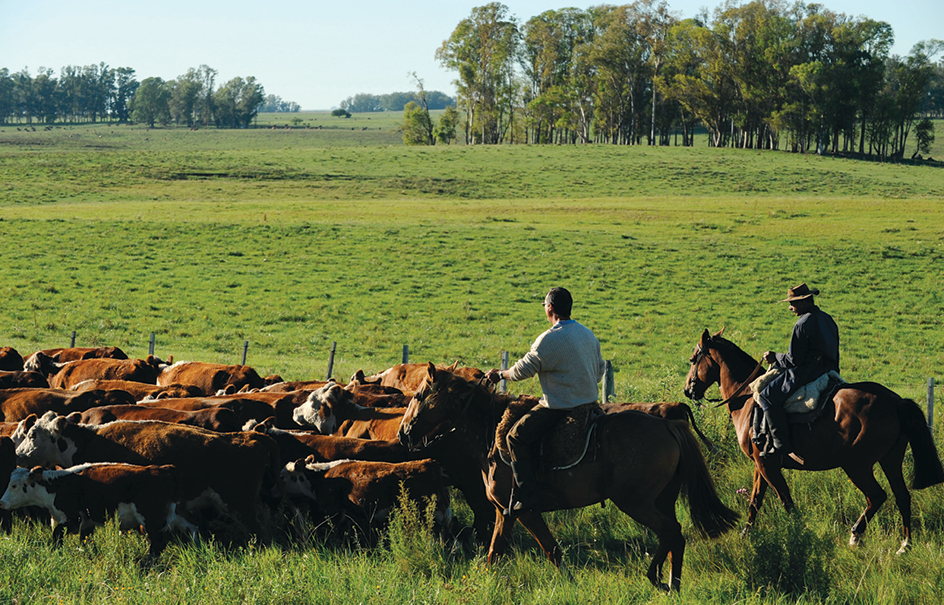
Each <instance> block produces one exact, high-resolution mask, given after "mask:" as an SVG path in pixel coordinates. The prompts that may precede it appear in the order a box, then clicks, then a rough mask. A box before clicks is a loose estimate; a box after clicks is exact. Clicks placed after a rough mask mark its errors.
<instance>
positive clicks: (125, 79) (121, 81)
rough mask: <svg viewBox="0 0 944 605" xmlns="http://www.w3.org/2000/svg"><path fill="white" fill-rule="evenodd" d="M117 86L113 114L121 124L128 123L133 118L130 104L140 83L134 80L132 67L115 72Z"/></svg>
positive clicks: (112, 99)
mask: <svg viewBox="0 0 944 605" xmlns="http://www.w3.org/2000/svg"><path fill="white" fill-rule="evenodd" d="M114 79H115V86H114V89H113V91H112V98H111V114H112V115H113V116H114V117H116V118H118V121H119V122H127V121H128V119H129V118H130V117H131V109H130V108H129V107H128V102H129V101H130V100H131V97H133V96H134V92H135V91H136V90H137V89H138V86H139V85H140V83H139V82H138V81H137V80H136V79H135V78H134V70H133V69H132V68H130V67H119V68H117V69H115V70H114Z"/></svg>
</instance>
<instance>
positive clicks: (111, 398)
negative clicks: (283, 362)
mask: <svg viewBox="0 0 944 605" xmlns="http://www.w3.org/2000/svg"><path fill="white" fill-rule="evenodd" d="M442 369H448V370H450V371H452V372H455V373H457V374H460V375H462V376H464V377H466V378H468V379H478V378H480V377H481V376H482V373H481V371H479V370H477V369H475V368H460V367H457V365H456V364H453V365H452V366H448V367H444V368H442ZM426 371H427V369H426V365H425V364H423V365H421V364H404V365H400V366H395V367H394V368H391V369H389V370H387V371H385V372H381V373H379V374H375V375H373V376H365V375H364V373H363V372H358V373H357V374H355V376H354V377H352V379H351V380H350V381H349V382H348V383H347V384H343V383H338V382H335V381H334V380H330V381H326V382H322V381H311V382H286V381H283V380H282V379H281V378H280V377H278V376H269V377H265V378H263V377H261V376H259V374H258V373H257V372H256V371H255V370H254V369H253V368H251V367H249V366H245V365H233V366H230V365H221V364H212V363H204V362H178V363H173V362H172V360H169V361H168V362H165V361H162V360H160V359H158V358H156V357H154V356H149V357H148V358H147V359H128V358H127V355H125V354H124V353H123V352H122V351H121V350H120V349H118V348H115V347H99V348H67V349H52V350H44V351H37V352H35V353H33V354H31V355H28V356H27V357H25V358H24V357H23V356H21V355H20V353H18V352H17V351H16V350H14V349H13V348H11V347H0V491H2V498H0V524H2V528H3V530H4V531H5V532H10V531H11V530H12V527H13V523H12V520H13V515H26V516H29V517H32V518H39V519H42V520H45V521H48V522H49V523H50V524H51V526H52V528H53V542H54V543H55V544H59V543H61V541H62V540H63V536H64V534H65V533H66V532H69V533H73V532H76V533H79V534H80V538H85V537H86V536H88V535H89V534H90V533H91V532H92V531H93V529H94V527H95V526H96V525H101V524H102V523H104V522H106V520H107V519H109V518H111V517H112V516H117V518H118V523H119V525H120V528H121V529H122V531H124V530H139V531H141V532H143V533H144V534H145V535H146V537H147V540H148V543H149V547H150V548H149V557H150V558H153V557H157V556H159V555H160V553H161V552H162V551H163V549H164V548H165V547H166V545H167V544H168V541H169V540H171V539H185V540H186V539H213V540H221V541H224V542H226V543H236V544H238V543H245V542H247V541H250V540H259V541H260V542H263V543H268V542H272V541H278V540H283V539H297V540H302V541H303V540H306V539H307V538H308V537H309V536H310V535H311V533H312V532H313V531H319V528H326V529H324V531H332V532H335V533H336V535H338V536H344V537H345V538H346V539H357V540H365V539H366V540H371V539H372V538H375V537H376V535H377V534H376V531H375V530H376V529H377V528H380V527H382V526H383V524H384V523H385V521H386V519H387V518H388V516H389V514H390V512H391V510H392V509H393V508H394V507H395V506H396V504H397V502H398V499H399V498H400V497H401V491H403V492H404V493H405V494H407V495H408V497H409V498H411V499H413V500H415V501H416V502H417V503H419V504H420V505H421V506H422V507H424V508H425V507H426V506H427V505H428V504H427V503H429V502H435V514H434V518H435V521H436V524H437V526H438V528H439V530H440V531H442V532H444V533H454V532H456V531H457V529H456V522H455V519H454V518H453V516H452V511H451V509H450V499H449V498H450V497H449V491H447V486H449V485H452V486H454V487H455V488H456V489H458V490H460V491H461V492H462V494H463V496H464V497H465V499H466V500H467V502H468V503H469V505H470V507H471V508H472V511H473V513H474V516H475V522H474V530H475V532H476V534H477V536H478V537H479V538H480V539H486V538H487V536H488V531H489V530H488V525H489V523H490V522H491V521H492V520H493V517H494V509H493V508H492V507H491V505H489V504H488V501H487V500H486V497H485V492H484V485H483V481H482V478H481V472H480V470H479V468H478V467H477V465H476V462H475V460H474V459H473V458H472V457H471V455H469V454H468V453H466V452H463V451H462V450H461V448H459V449H457V448H455V447H452V448H443V447H437V445H436V444H435V443H434V444H431V445H430V447H429V448H428V449H426V450H423V451H422V452H421V453H417V452H412V451H409V450H407V449H406V448H405V447H403V446H402V445H401V444H400V443H399V442H398V441H397V436H396V435H397V430H398V427H399V423H400V419H401V418H402V416H403V413H404V410H405V406H406V405H407V404H408V402H409V401H410V399H411V397H412V394H413V392H414V391H415V390H416V389H417V388H418V387H419V381H421V380H422V377H423V376H425V375H426ZM326 521H330V522H326Z"/></svg>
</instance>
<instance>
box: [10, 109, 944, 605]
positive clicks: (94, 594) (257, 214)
mask: <svg viewBox="0 0 944 605" xmlns="http://www.w3.org/2000/svg"><path fill="white" fill-rule="evenodd" d="M291 116H292V114H289V115H288V119H291ZM304 116H305V114H302V117H304ZM357 117H358V118H359V116H357ZM371 117H373V116H371ZM313 119H314V118H313ZM318 119H319V120H320V119H322V118H320V117H319V118H318ZM324 119H325V124H328V123H332V124H333V122H329V120H336V119H334V118H330V116H326V117H325V118H324ZM354 119H355V118H351V120H354ZM371 122H373V120H371ZM344 123H347V122H344ZM137 128H138V127H135V130H132V129H131V128H130V127H112V132H110V133H108V132H106V133H98V134H102V138H101V139H98V138H97V134H96V133H94V132H90V133H89V135H84V134H81V136H79V137H78V138H76V137H75V136H74V135H75V134H76V133H77V131H78V130H80V129H79V128H78V127H76V128H75V129H74V130H73V131H72V132H71V133H70V131H69V130H68V129H61V130H53V131H48V132H35V133H34V132H30V133H23V132H19V133H11V132H10V128H9V127H6V128H4V129H3V130H4V131H5V132H3V133H0V258H2V264H0V266H2V267H3V268H2V275H3V276H4V279H3V281H2V283H0V288H2V291H3V300H4V305H3V307H2V309H0V345H12V346H15V347H16V348H17V349H18V350H20V351H21V352H30V351H32V350H35V349H38V348H45V347H52V346H63V345H64V344H68V335H69V333H70V332H71V331H72V330H76V331H77V332H78V340H77V344H79V345H95V344H114V345H118V346H121V347H122V348H125V350H126V351H127V352H128V353H129V354H130V355H132V356H143V355H145V354H146V352H147V340H148V334H149V333H150V332H156V333H157V342H158V350H157V353H158V354H159V355H162V356H165V357H166V356H167V355H170V354H173V355H174V357H175V358H176V359H200V360H206V361H220V362H226V363H236V362H238V361H239V357H240V355H241V352H242V343H243V341H244V340H249V341H250V349H249V363H250V364H251V365H253V366H255V367H256V368H257V369H259V370H260V371H261V372H262V373H264V374H269V373H279V374H281V375H282V376H283V377H285V378H286V379H304V378H322V377H323V376H324V373H325V372H326V365H327V356H328V350H329V348H330V345H331V343H332V342H333V341H337V342H338V358H337V359H336V362H335V375H337V376H339V377H341V378H346V377H347V376H349V375H350V374H352V373H353V372H354V371H355V370H356V369H359V368H363V369H365V370H367V371H375V370H380V369H383V368H385V367H388V366H389V365H392V364H394V363H397V362H398V361H399V358H400V353H401V349H402V346H403V345H404V344H408V345H409V346H410V351H411V358H412V359H413V360H414V361H426V360H432V361H436V362H440V361H445V362H451V361H453V360H455V359H459V360H461V361H462V362H463V363H467V364H470V365H477V366H480V367H492V366H494V365H496V364H497V360H498V354H499V351H501V350H502V349H505V350H509V351H510V352H511V354H512V356H515V355H520V354H522V353H524V352H525V351H526V350H527V347H528V346H529V344H530V342H531V340H532V339H533V338H534V336H535V335H536V334H537V333H539V332H540V331H541V330H542V329H543V325H542V321H543V314H542V312H541V309H540V307H539V306H538V304H537V303H538V301H540V300H541V298H542V296H543V294H544V292H545V291H546V290H547V288H548V287H549V286H550V285H553V284H558V283H560V284H564V285H566V286H568V287H569V288H570V289H571V290H572V291H573V292H574V295H575V299H576V307H575V317H576V318H577V319H579V320H580V321H582V322H584V323H586V324H587V325H589V326H590V327H592V328H593V329H594V331H595V332H596V334H597V335H598V336H599V337H600V340H601V342H602V345H603V350H604V356H605V357H607V358H609V359H612V360H613V361H614V366H615V369H616V372H617V374H616V387H617V397H618V398H619V399H621V400H659V399H671V400H679V399H681V398H682V394H681V385H682V379H683V377H684V374H685V372H686V371H687V358H688V356H689V354H690V352H691V348H692V346H693V345H694V343H695V341H696V339H697V337H698V335H699V334H700V333H701V331H702V330H703V329H705V328H708V329H711V330H712V331H715V330H718V329H720V328H721V327H725V334H726V335H728V336H729V337H730V338H732V339H733V340H734V341H735V342H737V343H738V344H740V345H741V346H742V348H744V349H745V350H747V351H749V352H751V353H753V354H754V355H755V356H756V355H759V354H760V353H761V352H762V351H764V350H766V349H775V350H782V349H783V348H785V347H786V344H787V340H788V336H789V331H790V328H791V327H792V324H793V318H792V316H791V315H790V314H789V312H788V311H787V310H786V305H784V304H779V303H776V302H775V301H776V300H778V299H780V298H783V294H784V291H785V289H786V288H787V287H788V286H790V285H794V284H796V283H799V282H800V281H807V282H809V283H810V284H812V285H815V286H817V287H819V288H821V289H822V290H823V296H822V297H821V298H820V299H819V303H820V304H821V305H822V306H823V308H825V309H827V310H828V311H829V312H830V313H832V314H833V315H834V317H836V319H837V321H838V323H839V325H840V330H841V337H842V339H843V342H842V354H843V360H842V366H843V373H844V375H845V377H846V379H847V380H853V381H854V380H876V381H879V382H882V383H884V384H887V385H889V386H890V387H892V388H893V389H895V390H896V391H898V392H899V393H901V394H902V395H904V396H908V397H913V398H915V399H916V400H918V401H919V402H920V403H924V400H925V387H924V385H925V383H926V381H927V378H928V377H936V379H937V382H939V383H940V381H941V377H940V368H941V361H942V351H944V327H942V317H944V313H942V311H944V300H942V292H941V287H940V276H941V267H942V266H944V265H942V255H944V223H942V222H941V216H942V200H944V176H942V173H941V171H940V169H935V168H931V167H927V166H892V165H881V164H872V163H862V162H851V161H846V160H837V159H830V158H818V157H810V156H793V155H789V154H779V153H778V154H771V153H758V152H739V151H732V150H708V149H700V148H695V149H680V148H663V149H651V148H646V147H637V148H616V147H584V148H573V147H497V148H470V147H460V146H452V147H447V148H432V149H415V148H407V147H403V146H401V145H399V144H398V143H399V141H398V137H396V135H391V138H392V139H395V141H393V142H391V143H382V142H371V143H370V144H369V145H367V146H364V143H363V141H364V139H354V138H353V137H362V136H366V135H367V134H369V133H370V131H343V130H338V132H337V133H333V134H336V135H337V136H338V137H342V136H343V137H346V136H350V137H352V138H350V139H346V141H349V142H350V143H348V142H339V141H340V139H339V140H332V139H328V138H322V139H319V138H317V137H318V136H321V135H326V133H327V134H331V133H330V131H329V130H328V129H327V128H323V130H322V131H313V130H309V129H304V128H300V129H295V130H284V129H283V130H263V129H259V130H248V131H242V132H237V131H212V130H211V131H194V132H191V131H186V130H168V131H166V132H162V131H160V130H157V131H155V130H152V131H150V132H139V131H138V130H137ZM380 128H382V129H387V128H388V127H386V126H381V127H380ZM122 129H125V130H122ZM349 132H353V135H349V134H348V133H349ZM378 132H381V131H378ZM384 132H387V131H386V130H384ZM155 133H156V134H155ZM69 134H72V135H73V136H72V138H69ZM165 134H166V137H167V140H166V141H164V140H163V137H164V136H165ZM388 134H389V132H388ZM109 136H110V137H111V139H108V137H109ZM326 136H327V135H326ZM198 137H202V138H198ZM144 138H148V139H149V140H148V141H144V140H143V139H144ZM355 140H357V141H361V142H360V143H355V142H354V141H355ZM106 143H107V146H105V145H106ZM152 143H157V144H155V145H152ZM388 145H390V146H388ZM532 382H533V381H532ZM514 388H516V389H518V390H519V391H522V392H524V391H527V392H535V391H536V389H537V385H536V384H532V383H522V384H517V385H514ZM716 394H717V393H716V392H715V393H709V396H715V395H716ZM696 413H697V416H698V421H699V423H700V424H701V425H702V426H703V427H704V428H705V429H706V432H708V434H709V435H710V436H711V437H712V438H713V439H714V440H715V441H716V442H718V443H719V444H721V446H722V450H723V451H722V453H721V454H719V455H717V456H713V457H712V458H711V460H710V464H711V466H712V473H713V475H714V476H715V478H716V481H717V482H718V486H719V491H720V492H721V494H722V497H723V498H724V499H725V501H727V502H728V503H729V505H731V506H733V507H736V508H738V510H745V509H746V502H744V496H743V495H742V494H739V493H738V490H741V489H744V488H749V487H750V467H749V466H748V465H747V464H746V462H745V460H743V459H742V456H741V455H740V454H739V453H738V452H737V451H736V449H735V447H734V439H733V431H732V430H731V428H730V426H729V424H728V422H727V419H726V417H725V416H724V415H722V414H721V413H720V412H718V411H716V410H710V409H701V410H698V411H697V412H696ZM937 424H938V427H937V432H938V434H940V431H941V430H942V428H944V426H942V423H941V422H940V421H939V422H938V423H937ZM788 481H789V482H790V483H791V486H792V487H793V489H794V492H795V493H794V497H795V499H796V501H797V503H798V505H799V506H800V507H801V509H802V511H803V512H801V513H800V515H798V516H796V517H789V516H787V515H784V514H783V513H782V512H781V511H780V510H779V508H778V505H777V503H776V500H775V498H773V497H772V496H770V495H769V496H768V501H767V506H766V507H765V509H764V511H763V512H762V515H761V519H760V522H759V523H758V528H756V531H755V532H754V533H753V534H752V535H751V537H750V538H747V539H745V538H741V537H739V536H736V535H731V536H725V537H724V538H722V539H721V540H718V541H707V540H704V539H701V538H698V537H697V536H693V535H692V532H691V523H690V521H688V515H687V511H686V510H685V509H684V507H680V508H679V511H680V519H681V520H682V523H683V527H684V528H685V531H686V534H687V535H689V537H690V538H691V540H690V542H689V548H688V550H687V552H686V568H685V572H684V577H683V590H684V592H683V595H682V598H681V599H673V600H678V601H680V602H719V603H722V602H723V603H730V602H734V601H739V602H746V603H794V602H811V603H812V602H827V603H859V602H861V603H875V602H896V603H897V602H911V603H931V602H937V599H938V595H939V594H941V591H942V589H944V572H942V571H941V570H942V569H944V504H942V501H941V498H942V489H944V488H942V487H941V486H937V487H934V488H931V489H928V490H924V491H923V492H917V493H915V494H914V496H915V531H916V534H917V537H916V547H915V549H914V550H913V551H912V552H911V553H909V554H908V555H906V556H904V557H895V556H894V555H893V554H892V553H893V552H894V550H895V549H896V548H897V546H898V531H899V522H898V519H897V516H898V515H897V512H896V510H895V507H894V505H893V503H892V502H888V503H886V505H885V507H884V508H883V509H882V510H881V511H880V513H879V514H878V515H877V516H876V518H875V520H874V521H873V523H872V524H871V525H870V527H869V533H868V535H867V541H866V543H865V545H864V546H863V547H862V548H860V549H859V550H857V551H851V550H848V549H847V548H846V547H845V546H844V542H845V540H846V539H847V538H848V528H849V526H850V525H851V524H852V523H853V522H854V521H855V518H856V517H857V516H858V514H859V512H860V511H861V508H862V506H864V502H863V500H862V498H861V496H859V494H858V492H857V490H855V488H854V487H853V486H852V485H851V484H850V483H849V482H848V481H846V480H845V477H844V476H843V475H842V474H841V473H840V472H839V471H831V472H828V473H792V474H790V475H789V476H788ZM881 481H882V482H883V484H884V479H883V478H882V479H881ZM459 507H460V510H459V514H460V515H467V514H468V513H467V511H465V510H464V509H463V508H462V506H461V503H460V504H459ZM550 523H551V527H552V529H553V530H554V531H555V532H556V535H557V536H558V537H559V538H560V540H561V541H562V543H563V545H564V546H565V549H566V551H567V556H566V559H567V562H568V563H569V565H570V566H571V570H572V571H573V574H574V579H573V580H570V579H568V578H567V577H566V576H563V575H561V574H558V573H556V572H555V571H553V570H552V569H551V568H550V567H549V565H548V564H546V563H545V562H544V561H542V560H541V558H540V557H539V555H538V554H537V553H536V552H535V551H534V544H533V542H531V540H530V539H529V538H528V537H527V536H524V535H523V534H519V536H518V544H519V548H520V552H519V553H517V554H515V555H513V556H512V557H510V558H509V559H508V560H506V561H504V562H502V563H501V564H500V565H499V566H497V567H494V568H492V569H490V570H488V571H485V570H484V569H483V558H482V555H483V553H482V552H481V551H478V552H468V551H463V550H461V549H460V550H453V549H451V547H450V546H449V545H444V546H437V545H433V547H432V548H430V549H427V550H423V549H420V548H419V547H417V546H415V545H414V546H412V547H409V545H408V547H407V548H406V549H405V550H403V549H399V550H398V549H397V548H396V546H397V545H398V544H399V545H400V546H402V544H401V543H399V542H397V541H396V539H393V540H392V544H391V546H390V547H388V548H379V549H374V550H368V551H361V550H353V551H352V550H348V549H343V548H338V547H336V546H334V545H333V544H330V543H326V544H316V546H315V547H313V548H298V549H292V548H289V549H278V548H261V547H259V548H246V549H240V550H236V551H226V550H222V549H219V548H218V547H216V546H215V545H212V544H209V545H203V546H199V547H197V546H189V545H178V546H174V547H172V548H171V549H169V550H168V552H167V554H166V555H165V556H164V557H163V558H162V559H161V561H160V563H159V564H158V566H157V567H155V568H153V569H151V570H142V569H140V568H139V567H138V566H137V561H138V559H139V558H140V556H141V555H142V553H143V552H145V551H146V545H145V544H144V542H143V540H141V539H139V538H137V537H129V536H120V537H119V536H118V535H117V531H116V530H115V528H114V527H109V528H106V529H105V531H102V532H100V533H99V534H97V535H96V537H95V538H94V539H93V541H92V542H91V543H90V544H87V545H85V546H81V547H80V545H78V543H77V542H76V541H75V539H74V538H72V539H71V541H70V540H67V545H66V547H65V548H63V549H62V550H59V551H53V550H51V549H50V548H49V547H48V538H49V536H48V530H47V529H46V528H28V527H24V526H22V525H21V526H18V527H17V530H16V531H15V532H14V535H13V537H11V538H2V539H0V602H11V601H12V600H13V599H16V600H18V601H19V602H36V601H40V600H45V599H46V598H49V599H52V600H54V601H62V602H79V601H81V602H91V603H97V602H104V601H109V602H114V600H115V599H119V598H120V600H121V601H122V602H129V603H136V602H147V603H153V602H168V603H170V602H181V601H187V602H191V601H195V600H199V601H201V602H234V601H251V602H266V603H269V602H271V603H285V602H299V601H313V602H319V603H334V602H338V603H341V602H343V603H349V602H365V603H367V602H372V603H388V602H394V601H395V602H437V603H438V602H449V603H452V602H456V603H518V602H529V603H530V602H535V603H558V602H565V603H570V602H578V601H581V602H582V601H590V602H624V603H627V602H628V603H636V602H648V601H652V600H657V599H659V600H661V597H659V596H658V595H657V593H656V592H654V591H653V590H652V589H651V588H650V587H649V585H648V582H647V581H646V580H645V579H644V576H643V573H644V571H645V568H646V566H647V565H648V561H649V557H648V555H647V552H651V549H652V548H653V547H654V542H653V540H652V536H651V535H649V534H648V533H647V532H646V531H644V530H642V529H640V526H638V525H636V524H635V523H633V522H632V521H631V520H629V519H628V518H626V517H625V516H623V515H622V514H621V513H619V512H618V511H616V510H615V507H613V506H607V507H606V508H604V509H600V508H598V507H597V508H592V509H585V510H581V511H573V512H562V513H556V514H554V515H551V516H550ZM787 544H789V545H790V546H789V548H786V547H785V545H787ZM404 553H406V554H404ZM411 562H412V563H411ZM762 563H763V564H762ZM767 563H771V564H773V563H779V564H781V565H782V566H783V569H785V570H786V571H784V572H783V573H780V572H779V571H778V569H776V568H770V567H767V566H765V565H766V564H767Z"/></svg>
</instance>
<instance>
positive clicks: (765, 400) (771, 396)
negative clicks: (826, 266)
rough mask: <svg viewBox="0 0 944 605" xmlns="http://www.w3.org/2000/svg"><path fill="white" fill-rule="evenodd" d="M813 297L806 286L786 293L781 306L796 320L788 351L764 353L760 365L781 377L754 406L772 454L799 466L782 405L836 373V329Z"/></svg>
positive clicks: (765, 389) (772, 382) (799, 459)
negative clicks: (764, 424)
mask: <svg viewBox="0 0 944 605" xmlns="http://www.w3.org/2000/svg"><path fill="white" fill-rule="evenodd" d="M817 294H819V290H817V289H815V288H814V289H812V290H811V289H810V288H809V287H808V286H807V285H806V284H800V285H799V286H796V287H795V288H790V289H789V290H787V297H786V298H785V299H784V300H782V301H781V302H789V303H790V310H791V311H793V313H794V314H795V315H796V316H797V317H799V319H798V320H797V322H796V325H794V326H793V336H792V337H791V338H790V350H789V351H787V352H786V353H774V352H773V351H767V352H766V353H764V361H766V362H767V363H769V364H772V365H773V366H774V367H776V368H779V369H780V370H781V371H782V373H781V374H780V376H778V377H777V378H775V379H774V380H772V381H771V382H770V384H768V385H767V386H766V387H765V388H764V389H763V390H762V391H761V392H760V393H759V400H758V402H757V403H758V404H760V407H761V409H762V410H764V417H765V419H766V420H767V426H768V428H769V429H770V434H771V437H772V439H773V446H774V451H775V452H778V453H781V454H785V455H787V456H790V458H792V459H793V460H794V461H796V462H797V463H799V464H803V458H801V457H800V456H798V455H797V454H796V453H794V451H793V444H792V442H791V440H790V434H789V427H788V426H787V415H786V412H784V410H783V404H784V402H785V401H786V400H787V397H789V396H790V394H791V393H793V392H794V391H796V390H797V389H799V388H800V387H801V386H803V385H805V384H807V383H809V382H812V381H814V380H816V379H817V378H819V377H820V376H822V375H823V374H826V373H827V372H829V371H830V370H832V371H835V372H836V373H838V372H839V328H838V327H837V326H836V322H835V321H833V318H832V317H830V316H829V314H828V313H826V312H824V311H823V310H821V309H820V308H819V307H817V306H816V304H815V303H814V301H813V296H814V295H817ZM756 426H757V425H756V424H755V427H756ZM755 435H756V431H755Z"/></svg>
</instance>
